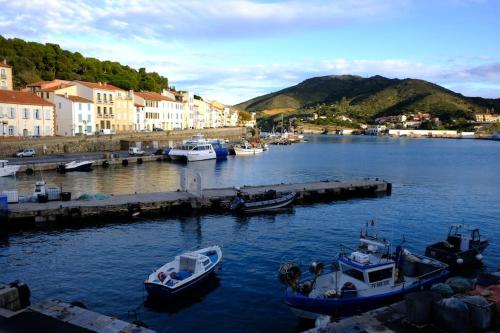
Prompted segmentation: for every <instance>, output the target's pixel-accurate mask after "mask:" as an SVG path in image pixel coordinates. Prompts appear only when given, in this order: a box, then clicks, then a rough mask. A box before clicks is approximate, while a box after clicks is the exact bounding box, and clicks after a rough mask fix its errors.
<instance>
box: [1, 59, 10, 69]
mask: <svg viewBox="0 0 500 333" xmlns="http://www.w3.org/2000/svg"><path fill="white" fill-rule="evenodd" d="M4 61H5V60H1V61H0V67H7V68H12V66H11V65H8V64H7V63H6V62H5V63H4Z"/></svg>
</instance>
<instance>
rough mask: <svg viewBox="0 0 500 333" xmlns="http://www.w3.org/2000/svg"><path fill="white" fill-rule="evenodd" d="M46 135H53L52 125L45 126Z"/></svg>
mask: <svg viewBox="0 0 500 333" xmlns="http://www.w3.org/2000/svg"><path fill="white" fill-rule="evenodd" d="M45 135H52V127H50V126H46V127H45Z"/></svg>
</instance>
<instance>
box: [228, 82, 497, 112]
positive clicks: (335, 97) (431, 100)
mask: <svg viewBox="0 0 500 333" xmlns="http://www.w3.org/2000/svg"><path fill="white" fill-rule="evenodd" d="M236 107H238V108H241V109H243V110H246V111H249V112H258V113H259V114H260V115H261V116H263V115H266V114H269V115H276V114H277V113H279V111H280V110H281V111H282V112H288V113H290V114H307V113H312V112H317V111H318V110H320V111H321V110H323V111H324V110H328V111H331V112H333V113H335V114H337V115H343V116H346V117H349V118H351V119H353V120H355V121H356V122H370V121H373V120H374V119H375V118H378V117H382V116H390V115H400V114H407V113H417V112H422V113H429V114H431V115H432V116H433V117H439V118H440V119H441V120H443V121H444V122H449V121H452V120H453V119H473V117H474V113H477V112H484V110H485V109H486V108H494V109H495V110H496V112H498V111H499V110H500V99H496V100H494V99H484V98H480V97H474V98H470V97H465V96H462V95H461V94H458V93H455V92H453V91H451V90H448V89H445V88H443V87H441V86H438V85H436V84H433V83H430V82H427V81H423V80H415V79H404V80H400V79H388V78H385V77H382V76H373V77H370V78H362V77H359V76H353V75H339V76H335V75H334V76H323V77H315V78H311V79H308V80H305V81H303V82H301V83H299V84H298V85H295V86H292V87H289V88H285V89H283V90H280V91H277V92H274V93H271V94H267V95H263V96H260V97H256V98H253V99H251V100H248V101H246V102H243V103H240V104H238V105H236ZM270 110H272V112H269V111H270ZM320 113H321V112H320Z"/></svg>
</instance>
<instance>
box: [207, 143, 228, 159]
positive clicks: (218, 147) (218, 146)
mask: <svg viewBox="0 0 500 333" xmlns="http://www.w3.org/2000/svg"><path fill="white" fill-rule="evenodd" d="M210 143H211V144H212V147H213V148H214V150H215V156H216V158H217V159H218V160H222V159H225V158H227V155H228V154H229V150H228V149H227V148H226V147H225V146H224V144H223V143H222V142H221V141H220V140H214V141H212V142H210Z"/></svg>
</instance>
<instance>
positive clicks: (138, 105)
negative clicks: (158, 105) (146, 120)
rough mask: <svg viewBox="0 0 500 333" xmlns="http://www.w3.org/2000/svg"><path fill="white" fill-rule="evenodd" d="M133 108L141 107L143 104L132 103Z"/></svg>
mask: <svg viewBox="0 0 500 333" xmlns="http://www.w3.org/2000/svg"><path fill="white" fill-rule="evenodd" d="M134 106H135V107H136V108H137V107H143V106H144V105H143V104H139V103H137V102H135V103H134Z"/></svg>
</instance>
